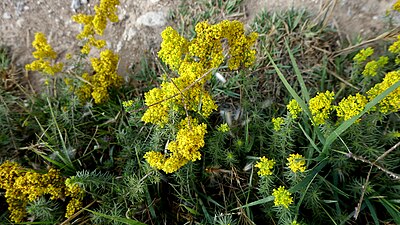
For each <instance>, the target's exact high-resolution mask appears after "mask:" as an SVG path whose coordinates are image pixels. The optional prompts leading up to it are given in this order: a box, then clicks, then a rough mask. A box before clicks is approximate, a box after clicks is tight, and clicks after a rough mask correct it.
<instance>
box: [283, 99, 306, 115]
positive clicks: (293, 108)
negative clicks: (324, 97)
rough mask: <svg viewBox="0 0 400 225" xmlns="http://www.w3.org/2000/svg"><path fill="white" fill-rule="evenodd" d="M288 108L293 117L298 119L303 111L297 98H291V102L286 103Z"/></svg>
mask: <svg viewBox="0 0 400 225" xmlns="http://www.w3.org/2000/svg"><path fill="white" fill-rule="evenodd" d="M286 108H287V109H288V110H289V113H290V116H291V117H292V118H293V119H296V118H297V117H298V115H299V113H301V111H302V109H301V107H300V105H299V103H298V102H297V101H296V100H295V99H292V100H290V102H289V104H287V105H286Z"/></svg>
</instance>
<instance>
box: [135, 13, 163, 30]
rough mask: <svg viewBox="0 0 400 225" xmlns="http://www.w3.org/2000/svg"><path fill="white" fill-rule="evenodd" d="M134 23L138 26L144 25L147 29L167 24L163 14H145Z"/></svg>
mask: <svg viewBox="0 0 400 225" xmlns="http://www.w3.org/2000/svg"><path fill="white" fill-rule="evenodd" d="M136 23H137V24H138V25H144V26H149V27H157V26H164V25H165V24H166V23H167V19H166V18H165V13H164V12H155V11H150V12H147V13H145V14H143V15H141V16H139V18H137V20H136Z"/></svg>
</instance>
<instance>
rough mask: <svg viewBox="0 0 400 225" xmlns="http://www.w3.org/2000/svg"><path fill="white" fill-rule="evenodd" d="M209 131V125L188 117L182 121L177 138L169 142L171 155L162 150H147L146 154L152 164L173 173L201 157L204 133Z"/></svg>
mask: <svg viewBox="0 0 400 225" xmlns="http://www.w3.org/2000/svg"><path fill="white" fill-rule="evenodd" d="M206 133H207V125H206V124H204V123H202V124H198V122H197V120H196V119H194V118H191V117H188V118H186V119H184V120H182V121H181V123H180V128H179V131H178V134H177V135H176V140H175V141H171V142H170V143H169V144H168V147H167V149H168V150H169V151H170V153H169V157H166V156H165V155H163V154H162V153H160V152H154V151H151V152H147V153H146V154H145V156H144V158H145V159H146V161H147V162H148V163H149V164H150V166H152V167H154V168H156V169H159V170H163V171H164V172H166V173H173V172H175V171H177V170H178V169H180V168H181V167H182V166H184V165H185V164H186V163H188V162H189V161H196V160H198V159H200V158H201V153H200V152H199V149H200V148H201V147H203V146H204V144H205V142H204V135H205V134H206Z"/></svg>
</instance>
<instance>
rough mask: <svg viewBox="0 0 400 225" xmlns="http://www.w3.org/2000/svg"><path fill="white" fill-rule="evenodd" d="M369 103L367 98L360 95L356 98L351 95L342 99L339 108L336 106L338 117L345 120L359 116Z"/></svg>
mask: <svg viewBox="0 0 400 225" xmlns="http://www.w3.org/2000/svg"><path fill="white" fill-rule="evenodd" d="M367 103H368V101H367V98H366V97H365V96H363V95H361V94H359V93H357V94H356V96H353V95H350V96H348V97H347V98H344V99H342V100H341V101H340V102H339V104H338V106H335V107H334V108H335V110H336V113H337V116H338V117H339V118H342V119H343V120H345V121H346V120H348V119H351V118H352V117H353V116H356V115H358V114H359V113H360V112H361V111H362V110H363V109H364V107H365V105H366V104H367Z"/></svg>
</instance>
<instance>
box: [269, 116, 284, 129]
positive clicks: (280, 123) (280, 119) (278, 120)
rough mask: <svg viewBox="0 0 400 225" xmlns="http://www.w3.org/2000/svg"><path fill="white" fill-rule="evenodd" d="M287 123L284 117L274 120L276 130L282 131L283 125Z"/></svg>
mask: <svg viewBox="0 0 400 225" xmlns="http://www.w3.org/2000/svg"><path fill="white" fill-rule="evenodd" d="M284 122H285V120H284V119H283V118H282V117H277V118H272V123H273V124H274V130H275V131H280V130H281V125H282V124H283V123H284Z"/></svg>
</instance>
